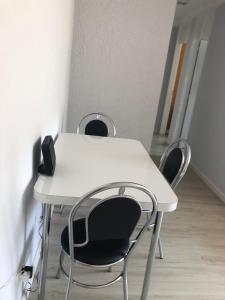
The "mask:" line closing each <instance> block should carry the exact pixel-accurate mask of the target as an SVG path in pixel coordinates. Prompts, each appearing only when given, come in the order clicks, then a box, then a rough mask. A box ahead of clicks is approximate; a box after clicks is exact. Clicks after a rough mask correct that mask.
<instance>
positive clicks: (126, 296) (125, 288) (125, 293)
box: [123, 261, 128, 300]
mask: <svg viewBox="0 0 225 300" xmlns="http://www.w3.org/2000/svg"><path fill="white" fill-rule="evenodd" d="M123 295H124V296H123V297H124V300H128V284H127V265H126V261H125V263H124V269H123Z"/></svg>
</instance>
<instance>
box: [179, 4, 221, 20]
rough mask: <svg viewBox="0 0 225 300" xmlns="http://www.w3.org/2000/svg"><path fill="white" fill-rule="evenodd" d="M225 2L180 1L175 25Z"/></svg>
mask: <svg viewBox="0 0 225 300" xmlns="http://www.w3.org/2000/svg"><path fill="white" fill-rule="evenodd" d="M223 2H225V0H178V4H177V9H176V14H175V23H177V24H179V23H180V22H183V21H184V20H185V19H187V18H190V17H194V16H196V15H197V14H199V13H201V12H202V11H204V10H205V9H209V8H210V7H213V6H217V5H220V4H221V3H223Z"/></svg>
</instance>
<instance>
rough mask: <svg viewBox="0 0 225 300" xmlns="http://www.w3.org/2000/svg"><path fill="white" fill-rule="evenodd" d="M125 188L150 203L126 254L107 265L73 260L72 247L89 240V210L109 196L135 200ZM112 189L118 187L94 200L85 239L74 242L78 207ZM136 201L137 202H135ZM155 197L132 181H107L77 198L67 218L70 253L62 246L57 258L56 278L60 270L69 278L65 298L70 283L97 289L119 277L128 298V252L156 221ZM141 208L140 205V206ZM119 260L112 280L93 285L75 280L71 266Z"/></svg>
mask: <svg viewBox="0 0 225 300" xmlns="http://www.w3.org/2000/svg"><path fill="white" fill-rule="evenodd" d="M126 188H129V189H137V190H140V191H142V192H143V193H144V194H146V195H147V196H148V197H149V198H150V200H151V203H152V211H151V213H149V215H148V218H147V220H146V223H145V224H144V226H143V227H142V228H141V229H140V230H139V232H138V234H137V236H136V238H135V239H134V240H132V241H130V245H129V249H128V251H127V253H126V256H125V257H124V258H122V259H120V260H119V261H117V262H114V263H112V264H107V265H101V266H99V265H88V264H84V263H82V262H79V261H78V260H75V258H74V247H82V246H85V245H86V244H87V243H88V241H89V237H88V226H87V225H88V218H89V215H90V213H91V211H92V210H93V209H94V208H95V207H96V206H98V205H99V204H100V203H102V202H104V201H107V200H109V199H111V198H114V197H122V196H124V197H129V198H131V199H132V200H134V201H136V199H135V198H134V197H132V196H129V195H127V194H125V191H126ZM112 189H118V194H116V195H115V194H113V195H112V196H110V197H107V198H104V199H103V200H98V201H97V203H96V202H95V203H94V204H93V205H92V206H91V208H90V211H89V213H88V214H87V215H86V216H85V227H86V240H85V241H84V242H83V243H81V244H74V232H73V221H74V219H75V217H76V215H77V213H78V210H79V208H80V207H81V206H82V204H84V202H86V201H88V200H89V199H91V198H93V197H94V198H95V199H96V197H95V196H96V195H97V194H99V193H102V192H104V191H108V190H112ZM137 203H138V202H137ZM138 205H139V206H140V204H139V203H138ZM157 207H158V204H157V199H156V197H155V195H154V194H153V193H152V192H151V191H150V190H148V189H147V188H146V187H145V186H143V185H140V184H137V183H133V182H114V183H109V184H106V185H103V186H100V187H99V188H97V189H94V190H93V191H91V192H89V193H87V194H85V195H84V196H83V197H81V199H80V200H79V202H78V203H77V204H76V205H74V206H73V208H72V209H71V211H70V215H69V218H68V229H69V249H70V255H68V254H67V253H66V252H65V251H64V250H63V248H62V249H61V253H60V259H59V268H58V272H57V275H56V278H60V273H61V271H62V272H63V274H64V275H65V276H66V277H67V278H68V279H69V281H68V285H67V291H66V296H65V300H68V299H69V297H70V289H71V284H72V283H74V284H75V285H77V286H80V287H84V288H92V289H97V288H102V287H107V286H109V285H111V284H113V283H115V282H117V281H119V280H120V279H121V278H123V291H124V300H128V284H127V264H128V261H129V258H130V254H131V253H132V252H133V251H134V249H135V247H136V245H137V244H138V241H139V240H140V239H141V237H142V236H143V234H144V233H145V231H146V230H147V229H148V228H149V227H154V225H155V221H156V215H157ZM140 209H141V207H140ZM65 254H66V255H67V257H69V259H70V265H69V273H68V272H67V271H66V270H65V268H64V266H63V260H64V256H65ZM119 262H123V268H122V272H121V273H120V274H119V275H118V276H117V277H116V278H115V279H113V280H111V281H109V282H107V283H104V284H95V285H90V284H86V283H82V282H79V281H77V280H75V279H74V274H73V266H74V265H75V263H79V264H81V265H86V266H90V267H95V268H109V267H112V266H113V265H115V264H117V263H119Z"/></svg>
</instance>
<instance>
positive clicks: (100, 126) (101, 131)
mask: <svg viewBox="0 0 225 300" xmlns="http://www.w3.org/2000/svg"><path fill="white" fill-rule="evenodd" d="M85 134H87V135H95V136H108V134H109V132H108V127H107V125H106V124H105V123H104V122H103V121H102V120H92V121H90V122H89V123H88V124H87V125H86V127H85Z"/></svg>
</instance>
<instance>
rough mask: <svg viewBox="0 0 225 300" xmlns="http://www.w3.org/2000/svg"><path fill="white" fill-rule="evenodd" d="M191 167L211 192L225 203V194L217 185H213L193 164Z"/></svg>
mask: <svg viewBox="0 0 225 300" xmlns="http://www.w3.org/2000/svg"><path fill="white" fill-rule="evenodd" d="M190 167H191V169H192V170H193V171H194V172H195V173H196V174H197V175H198V176H199V177H200V178H201V179H202V181H204V183H205V184H206V185H207V186H208V187H209V188H210V190H211V191H212V192H213V193H214V194H216V195H217V197H218V198H219V199H220V200H221V201H223V202H224V203H225V194H224V193H223V192H222V191H221V190H220V189H219V188H218V187H217V186H216V185H215V183H213V182H212V181H211V180H210V179H209V178H208V177H207V176H206V175H205V174H203V173H202V172H201V171H200V170H199V168H197V167H196V166H195V165H194V164H193V163H191V164H190Z"/></svg>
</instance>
